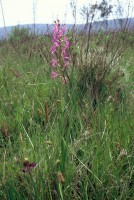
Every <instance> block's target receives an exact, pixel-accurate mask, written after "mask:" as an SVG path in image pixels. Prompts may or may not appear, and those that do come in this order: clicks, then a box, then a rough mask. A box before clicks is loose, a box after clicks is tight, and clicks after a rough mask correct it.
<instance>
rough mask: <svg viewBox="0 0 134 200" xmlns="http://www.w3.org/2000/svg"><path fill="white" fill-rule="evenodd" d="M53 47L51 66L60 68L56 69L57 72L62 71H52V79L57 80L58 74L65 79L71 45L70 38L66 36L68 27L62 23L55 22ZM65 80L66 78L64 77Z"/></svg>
mask: <svg viewBox="0 0 134 200" xmlns="http://www.w3.org/2000/svg"><path fill="white" fill-rule="evenodd" d="M52 41H53V46H52V47H51V49H50V51H51V56H52V60H51V64H52V67H55V68H56V67H60V68H59V69H58V68H56V69H55V70H56V71H60V73H57V72H54V71H52V74H51V77H52V78H56V77H57V76H58V74H60V76H61V77H63V76H64V75H63V73H64V71H65V69H66V67H67V65H68V63H69V60H70V56H69V47H70V43H69V41H68V37H67V35H66V27H65V26H61V25H60V21H59V20H57V21H55V24H54V27H53V39H52ZM64 78H65V77H64Z"/></svg>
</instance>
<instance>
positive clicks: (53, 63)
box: [51, 58, 57, 67]
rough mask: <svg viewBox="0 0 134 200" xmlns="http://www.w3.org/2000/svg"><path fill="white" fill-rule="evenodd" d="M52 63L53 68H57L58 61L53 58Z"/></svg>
mask: <svg viewBox="0 0 134 200" xmlns="http://www.w3.org/2000/svg"><path fill="white" fill-rule="evenodd" d="M51 63H52V66H53V67H55V66H56V63H57V61H56V60H55V59H54V58H52V61H51Z"/></svg>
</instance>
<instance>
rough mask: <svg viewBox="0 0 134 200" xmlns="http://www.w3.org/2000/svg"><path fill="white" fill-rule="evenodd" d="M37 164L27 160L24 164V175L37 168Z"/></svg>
mask: <svg viewBox="0 0 134 200" xmlns="http://www.w3.org/2000/svg"><path fill="white" fill-rule="evenodd" d="M35 166H36V164H35V163H34V162H32V163H30V162H29V160H28V159H27V158H26V159H25V160H24V162H23V167H24V168H23V170H22V172H23V173H26V172H29V171H30V170H31V169H33V168H35Z"/></svg>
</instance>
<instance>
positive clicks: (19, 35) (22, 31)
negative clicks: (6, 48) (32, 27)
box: [8, 26, 30, 46]
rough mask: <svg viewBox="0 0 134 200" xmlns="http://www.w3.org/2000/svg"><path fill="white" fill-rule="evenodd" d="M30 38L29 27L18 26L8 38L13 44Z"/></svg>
mask: <svg viewBox="0 0 134 200" xmlns="http://www.w3.org/2000/svg"><path fill="white" fill-rule="evenodd" d="M29 38H30V32H29V29H28V28H25V27H19V26H16V27H15V28H13V30H12V31H11V33H10V34H9V36H8V40H9V41H10V42H11V44H12V45H13V46H15V45H17V44H20V43H23V42H26V41H27V40H28V39H29Z"/></svg>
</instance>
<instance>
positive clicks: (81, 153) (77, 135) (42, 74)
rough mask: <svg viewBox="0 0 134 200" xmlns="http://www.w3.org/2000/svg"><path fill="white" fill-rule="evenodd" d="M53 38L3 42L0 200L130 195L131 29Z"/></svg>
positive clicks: (133, 143)
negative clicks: (56, 44)
mask: <svg viewBox="0 0 134 200" xmlns="http://www.w3.org/2000/svg"><path fill="white" fill-rule="evenodd" d="M60 26H61V25H60ZM61 27H62V26H61ZM22 31H23V32H24V30H22ZM20 33H21V31H20ZM23 35H24V37H22V36H23ZM26 36H27V37H26ZM53 37H54V36H53V35H49V34H48V35H44V36H31V35H30V36H29V35H27V33H26V35H25V34H23V33H21V34H20V35H19V34H18V35H16V34H15V32H14V33H13V35H12V37H11V36H10V38H9V40H8V41H0V157H1V162H0V199H1V200H9V199H10V200H26V199H27V200H40V199H42V200H44V199H46V200H49V199H50V200H60V199H61V200H63V199H64V200H68V199H73V200H87V199H91V200H92V199H95V200H104V199H105V200H132V199H134V121H133V120H134V106H133V102H134V93H133V91H134V86H133V82H134V56H133V52H134V34H133V32H126V30H122V31H114V32H110V33H109V32H107V33H103V32H101V31H100V32H98V33H96V34H93V33H91V32H90V30H89V32H88V34H87V35H86V34H85V33H77V32H75V31H74V30H72V31H69V32H67V33H64V31H63V32H62V36H61V38H63V37H64V40H66V41H63V40H62V41H61V40H60V44H59V46H58V47H57V49H54V51H53V52H52V50H53V49H52V47H53V45H54V44H53V43H54V42H53V40H52V38H53ZM65 43H66V47H65V46H64V45H65ZM67 44H68V46H67ZM64 47H65V48H64ZM63 48H64V50H65V51H66V50H67V54H68V56H66V57H67V59H66V60H64V57H65V55H64V54H63V55H62V54H61V52H62V49H63ZM61 55H62V56H61ZM52 56H55V57H53V58H54V59H55V61H56V62H57V63H56V64H57V66H56V67H55V66H52V64H54V63H53V62H51V59H52ZM64 61H66V63H65V64H66V66H65V67H63V64H64ZM52 72H54V73H52Z"/></svg>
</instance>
